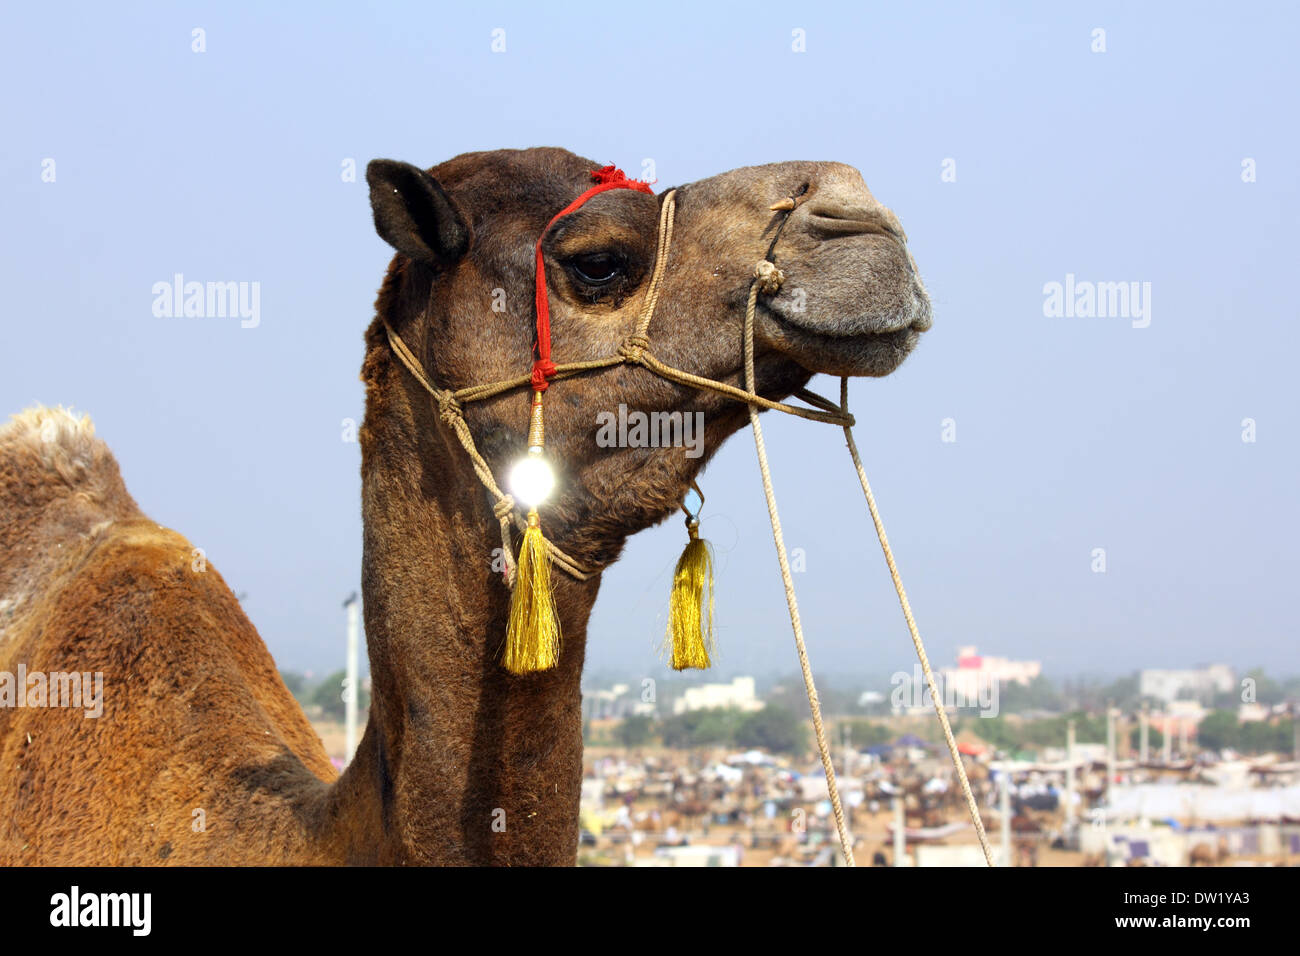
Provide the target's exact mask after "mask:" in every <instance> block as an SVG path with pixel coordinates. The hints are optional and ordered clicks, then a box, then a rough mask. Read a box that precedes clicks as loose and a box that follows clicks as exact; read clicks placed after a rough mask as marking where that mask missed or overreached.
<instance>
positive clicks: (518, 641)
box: [503, 508, 560, 674]
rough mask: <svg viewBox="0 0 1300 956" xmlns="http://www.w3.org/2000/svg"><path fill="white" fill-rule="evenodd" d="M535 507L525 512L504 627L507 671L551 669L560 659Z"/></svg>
mask: <svg viewBox="0 0 1300 956" xmlns="http://www.w3.org/2000/svg"><path fill="white" fill-rule="evenodd" d="M547 547H548V545H547V543H546V539H545V538H544V537H542V529H541V525H540V523H539V522H538V519H537V509H535V508H534V509H533V510H532V511H530V512H528V529H527V530H526V531H524V540H523V543H522V544H521V545H520V547H519V561H518V565H517V570H516V573H515V591H514V594H513V595H512V596H511V599H510V623H509V624H508V625H507V627H506V651H505V659H504V661H503V663H504V664H505V667H506V670H508V671H510V672H511V673H512V674H531V673H532V672H533V671H544V670H548V669H549V668H552V667H554V666H555V665H556V663H557V662H558V661H559V659H560V619H559V617H558V616H557V615H556V613H555V599H554V596H553V595H552V594H551V562H550V560H549V559H548V558H547V556H546V549H547Z"/></svg>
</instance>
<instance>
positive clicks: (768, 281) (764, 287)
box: [754, 259, 785, 295]
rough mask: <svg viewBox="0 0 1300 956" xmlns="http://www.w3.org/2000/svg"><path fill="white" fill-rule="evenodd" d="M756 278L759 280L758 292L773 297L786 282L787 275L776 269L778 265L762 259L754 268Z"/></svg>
mask: <svg viewBox="0 0 1300 956" xmlns="http://www.w3.org/2000/svg"><path fill="white" fill-rule="evenodd" d="M754 278H755V279H757V280H758V291H759V292H762V293H764V294H766V295H771V294H772V293H774V292H776V291H778V290H779V289H780V288H781V284H782V283H783V282H785V273H784V272H782V271H781V270H780V269H778V268H777V267H776V263H774V262H768V261H767V260H766V259H761V260H759V262H758V264H757V265H755V266H754Z"/></svg>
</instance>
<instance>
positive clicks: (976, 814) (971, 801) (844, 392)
mask: <svg viewBox="0 0 1300 956" xmlns="http://www.w3.org/2000/svg"><path fill="white" fill-rule="evenodd" d="M840 407H841V408H844V409H847V408H848V407H849V380H848V379H847V378H841V379H840ZM844 437H845V438H846V439H847V440H848V445H849V454H850V455H851V456H852V457H853V467H854V468H856V469H857V471H858V481H859V482H861V483H862V493H863V494H864V495H866V497H867V508H868V509H869V510H870V511H871V521H872V523H873V524H875V526H876V537H878V538H879V539H880V548H881V550H882V551H884V552H885V564H887V565H888V566H889V576H890V578H892V579H893V582H894V590H895V591H897V592H898V602H899V603H900V604H901V605H902V606H903V617H904V618H905V619H906V620H907V630H908V631H909V632H910V633H911V635H912V644H913V646H915V647H916V656H917V658H919V659H920V661H921V670H922V671H923V672H924V673H925V683H926V686H927V687H928V688H929V689H930V699H931V700H933V701H934V710H935V713H937V714H938V715H939V725H940V726H941V727H943V738H944V740H945V741H946V742H947V744H948V753H949V754H950V755H951V756H952V765H953V769H954V770H956V771H957V779H958V780H959V781H960V782H961V792H962V796H964V797H965V798H966V807H967V809H969V810H970V818H971V820H972V822H974V824H975V832H976V833H977V834H978V835H979V838H980V848H981V849H982V850H983V851H984V861H985V862H986V863H988V865H989V866H992V865H993V850H992V849H991V848H990V847H989V838H988V834H987V833H985V832H984V821H983V820H982V819H981V818H980V811H979V806H978V805H977V804H976V803H975V795H974V794H973V793H971V789H970V780H969V779H968V778H967V776H966V765H965V764H964V763H963V762H962V759H961V754H960V753H959V752H958V751H957V741H956V740H955V739H954V738H953V735H952V726H951V725H950V724H949V723H948V713H947V711H946V710H945V709H944V706H943V697H942V696H941V695H940V693H939V691H938V689H937V688H936V687H935V684H934V673H933V672H932V671H931V670H930V658H929V657H928V656H927V655H926V653H925V645H924V644H923V643H922V642H921V632H920V631H919V630H918V629H917V627H916V619H915V618H914V617H912V606H911V605H910V604H909V603H908V601H907V592H906V591H905V590H903V579H902V577H901V576H900V575H899V573H898V565H897V564H895V563H894V552H893V550H892V549H891V548H890V547H889V538H888V537H887V536H886V534H885V525H884V523H883V522H881V520H880V512H879V511H878V510H877V509H876V496H875V495H873V494H872V493H871V483H870V482H868V481H867V472H866V469H865V468H863V467H862V459H861V458H860V457H859V456H858V444H857V442H855V441H854V440H853V430H852V429H851V428H849V427H847V426H846V427H845V429H844Z"/></svg>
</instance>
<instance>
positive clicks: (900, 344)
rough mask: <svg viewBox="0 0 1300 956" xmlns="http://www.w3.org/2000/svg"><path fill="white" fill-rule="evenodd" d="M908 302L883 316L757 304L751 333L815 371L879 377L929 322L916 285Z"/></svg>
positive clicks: (930, 317) (927, 307)
mask: <svg viewBox="0 0 1300 956" xmlns="http://www.w3.org/2000/svg"><path fill="white" fill-rule="evenodd" d="M910 298H911V301H910V302H908V303H907V306H906V307H905V308H903V309H900V310H898V311H895V312H891V313H888V314H885V315H880V314H874V315H843V316H839V317H836V318H834V319H831V320H826V319H824V318H819V317H817V316H814V315H810V314H809V313H808V312H806V311H804V312H798V311H794V310H792V309H789V308H786V307H783V305H784V303H782V302H780V301H775V302H771V303H768V302H761V303H760V308H759V311H758V313H757V315H756V319H757V321H756V325H755V335H756V337H757V338H758V339H759V340H760V341H762V342H763V343H764V344H765V345H767V346H768V347H770V348H771V349H773V350H774V351H776V352H779V353H781V354H783V355H785V356H786V357H787V358H789V359H791V360H793V361H794V362H796V363H798V364H799V365H800V366H801V367H803V368H804V369H806V370H807V371H809V372H812V373H814V374H827V375H847V376H853V377H872V378H879V377H881V376H885V375H888V374H889V373H891V372H893V371H894V370H895V369H897V368H898V367H899V366H900V365H902V364H903V361H904V360H905V359H906V358H907V357H908V355H910V354H911V353H912V351H913V350H914V349H915V348H916V346H917V344H918V343H919V342H920V339H921V335H922V333H924V332H926V331H928V330H929V329H930V327H931V326H932V325H933V311H932V309H931V306H930V299H929V296H927V295H926V294H925V291H924V289H922V288H920V287H919V285H918V286H914V287H913V289H912V290H911V297H910Z"/></svg>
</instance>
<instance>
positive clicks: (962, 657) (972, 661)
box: [940, 645, 1043, 701]
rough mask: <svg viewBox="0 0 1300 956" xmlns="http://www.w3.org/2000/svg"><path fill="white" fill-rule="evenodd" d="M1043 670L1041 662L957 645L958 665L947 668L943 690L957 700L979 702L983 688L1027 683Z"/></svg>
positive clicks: (945, 694) (947, 695) (942, 671)
mask: <svg viewBox="0 0 1300 956" xmlns="http://www.w3.org/2000/svg"><path fill="white" fill-rule="evenodd" d="M1042 672H1043V664H1042V662H1041V661H1013V660H1010V659H1008V658H1006V657H989V656H988V655H981V654H978V653H976V648H975V647H974V645H971V646H968V647H959V648H957V666H956V667H955V668H954V667H945V668H943V669H942V670H941V671H940V673H941V674H942V675H943V688H942V693H943V694H944V696H945V698H948V697H949V696H950V695H951V696H952V697H953V698H956V699H959V700H960V699H963V698H964V699H965V700H968V701H976V700H979V699H980V696H979V694H980V688H982V687H991V686H993V684H994V683H995V682H1002V683H1012V682H1014V683H1017V684H1028V683H1029V682H1030V681H1032V680H1033V679H1034V678H1035V677H1038V676H1039V675H1040V674H1041V673H1042Z"/></svg>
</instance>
